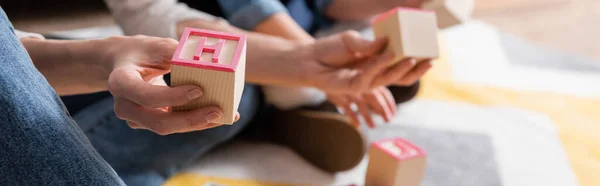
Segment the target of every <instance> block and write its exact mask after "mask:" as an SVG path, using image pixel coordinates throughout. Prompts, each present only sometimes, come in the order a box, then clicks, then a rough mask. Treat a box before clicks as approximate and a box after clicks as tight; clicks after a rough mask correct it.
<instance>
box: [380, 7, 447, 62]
mask: <svg viewBox="0 0 600 186" xmlns="http://www.w3.org/2000/svg"><path fill="white" fill-rule="evenodd" d="M372 27H373V33H374V34H375V38H380V37H387V38H388V46H387V48H386V51H387V52H393V53H394V55H395V57H394V59H393V61H392V63H396V62H399V61H401V60H402V59H404V58H408V57H411V58H415V59H416V60H417V61H421V60H424V59H434V58H437V57H438V56H439V48H438V39H437V33H438V27H437V20H436V15H435V12H433V11H426V10H420V9H412V8H402V7H399V8H394V9H392V10H390V11H388V12H385V13H383V14H381V15H379V16H377V18H375V20H373V22H372Z"/></svg>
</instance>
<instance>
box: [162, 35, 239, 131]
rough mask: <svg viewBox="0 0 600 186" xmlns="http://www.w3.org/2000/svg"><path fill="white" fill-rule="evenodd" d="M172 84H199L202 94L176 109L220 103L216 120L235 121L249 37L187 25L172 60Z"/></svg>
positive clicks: (228, 122)
mask: <svg viewBox="0 0 600 186" xmlns="http://www.w3.org/2000/svg"><path fill="white" fill-rule="evenodd" d="M171 61H172V62H171V86H174V87H176V86H181V85H196V86H199V87H201V88H202V90H204V92H203V96H202V97H201V98H199V99H197V100H194V101H192V102H190V103H188V104H186V105H183V106H178V107H173V111H182V110H191V109H196V108H201V107H205V106H219V107H220V108H221V110H222V111H223V116H221V118H220V119H219V120H218V121H216V122H214V123H219V124H233V122H235V120H236V114H237V109H238V106H239V103H240V100H241V97H242V92H243V89H244V75H245V69H246V36H244V35H233V34H228V33H222V32H215V31H208V30H202V29H193V28H186V29H185V30H184V33H183V35H182V36H181V40H180V41H179V45H178V47H177V50H176V51H175V54H174V55H173V58H172V60H171Z"/></svg>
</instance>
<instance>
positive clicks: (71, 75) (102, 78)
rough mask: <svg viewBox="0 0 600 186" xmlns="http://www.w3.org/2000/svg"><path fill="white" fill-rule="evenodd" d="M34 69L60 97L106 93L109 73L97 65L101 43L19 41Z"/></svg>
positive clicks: (99, 58)
mask: <svg viewBox="0 0 600 186" xmlns="http://www.w3.org/2000/svg"><path fill="white" fill-rule="evenodd" d="M21 42H22V43H23V46H24V47H25V49H27V52H28V53H29V56H30V57H31V60H32V61H33V63H34V65H35V67H36V68H37V69H38V70H39V71H40V72H41V73H42V74H43V75H44V77H46V79H47V80H48V82H49V83H50V85H51V86H52V87H53V88H54V90H55V91H56V92H57V93H58V94H59V95H71V94H82V93H91V92H98V91H103V90H107V81H106V80H107V79H108V72H107V71H106V70H105V68H104V67H103V66H102V65H100V64H101V62H100V61H103V60H104V56H102V55H101V52H99V51H98V48H100V47H99V45H101V44H100V42H99V41H98V40H90V41H62V40H43V39H38V38H32V37H25V38H22V39H21Z"/></svg>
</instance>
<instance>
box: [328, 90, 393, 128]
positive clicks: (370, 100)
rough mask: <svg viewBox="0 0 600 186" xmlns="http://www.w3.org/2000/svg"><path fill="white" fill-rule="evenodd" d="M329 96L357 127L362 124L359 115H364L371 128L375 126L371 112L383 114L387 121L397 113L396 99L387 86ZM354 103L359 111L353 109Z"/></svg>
mask: <svg viewBox="0 0 600 186" xmlns="http://www.w3.org/2000/svg"><path fill="white" fill-rule="evenodd" d="M327 97H328V99H329V101H330V102H331V103H333V104H335V105H336V106H338V107H339V108H340V109H342V112H343V113H344V115H346V116H347V117H348V118H349V119H350V123H351V124H352V125H354V126H355V127H358V126H359V125H360V120H359V116H362V117H363V119H364V120H365V122H366V123H367V126H369V128H375V122H374V121H373V118H372V117H371V112H374V113H375V114H377V115H379V116H381V117H382V118H383V119H384V120H385V121H386V122H389V121H390V120H391V119H392V117H393V116H395V115H396V101H394V96H392V93H391V92H390V90H388V89H387V88H386V87H378V88H376V89H373V90H371V91H369V92H367V93H364V94H358V95H354V94H328V95H327ZM352 103H354V104H355V105H356V106H357V109H358V112H355V111H354V110H352V108H351V105H352Z"/></svg>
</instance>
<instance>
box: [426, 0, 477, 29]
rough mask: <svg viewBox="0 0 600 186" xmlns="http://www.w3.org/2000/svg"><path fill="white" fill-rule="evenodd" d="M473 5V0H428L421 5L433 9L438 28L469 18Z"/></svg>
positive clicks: (457, 23) (453, 24) (460, 22)
mask: <svg viewBox="0 0 600 186" xmlns="http://www.w3.org/2000/svg"><path fill="white" fill-rule="evenodd" d="M474 7H475V1H474V0H430V1H428V2H426V3H425V4H424V5H423V9H425V10H432V11H435V13H436V15H437V23H438V27H439V28H440V29H444V28H448V27H451V26H455V25H459V24H462V23H463V22H465V21H467V20H469V19H470V18H471V15H472V14H473V9H474Z"/></svg>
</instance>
